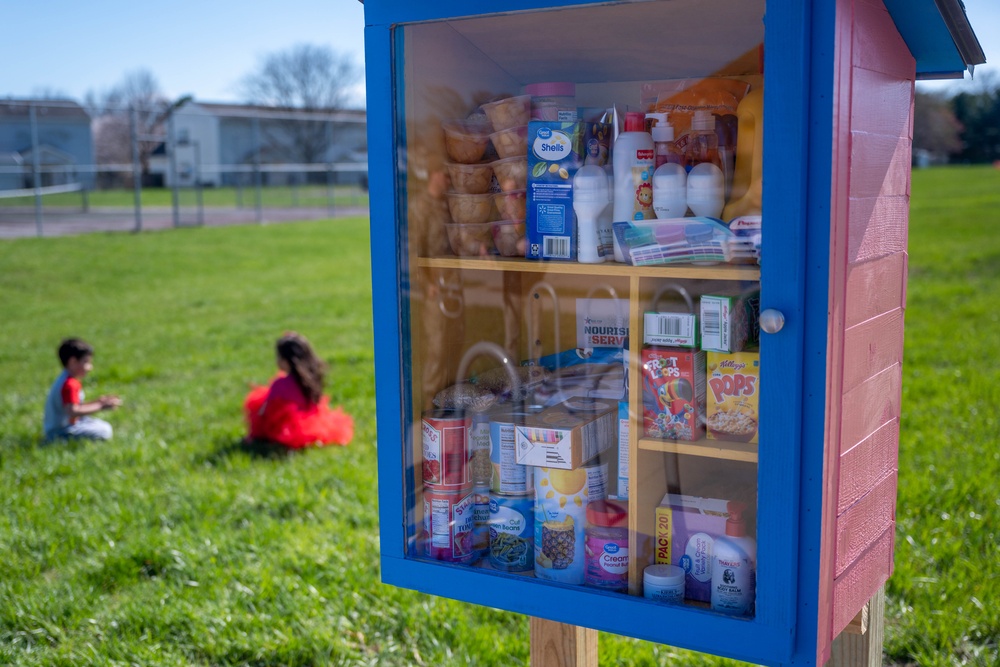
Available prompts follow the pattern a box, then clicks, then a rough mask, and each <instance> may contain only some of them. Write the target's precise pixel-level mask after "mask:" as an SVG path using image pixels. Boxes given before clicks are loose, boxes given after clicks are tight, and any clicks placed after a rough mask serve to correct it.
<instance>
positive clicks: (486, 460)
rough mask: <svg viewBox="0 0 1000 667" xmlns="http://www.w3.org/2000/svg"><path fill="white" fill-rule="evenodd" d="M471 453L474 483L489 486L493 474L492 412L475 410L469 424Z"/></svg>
mask: <svg viewBox="0 0 1000 667" xmlns="http://www.w3.org/2000/svg"><path fill="white" fill-rule="evenodd" d="M469 454H470V456H472V463H471V465H472V483H473V484H475V485H476V486H483V485H485V486H487V487H488V486H489V485H490V477H491V476H492V475H493V465H492V464H491V463H490V414H489V413H487V412H475V413H473V414H472V420H471V423H470V425H469Z"/></svg>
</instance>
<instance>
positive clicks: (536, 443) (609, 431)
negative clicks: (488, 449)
mask: <svg viewBox="0 0 1000 667" xmlns="http://www.w3.org/2000/svg"><path fill="white" fill-rule="evenodd" d="M617 441H618V404H617V403H616V402H615V401H601V400H594V399H590V398H571V399H569V400H568V401H565V402H564V403H560V404H558V405H553V406H552V407H551V408H547V409H545V410H543V411H542V412H539V413H538V414H537V415H532V416H530V417H527V418H526V419H525V421H524V425H523V426H518V427H517V462H518V463H520V464H522V465H531V466H544V467H546V468H561V469H563V470H573V469H575V468H579V467H580V466H582V465H583V464H584V463H586V462H588V461H590V460H591V459H593V458H594V457H595V456H597V455H598V454H600V453H601V452H603V451H605V450H606V449H608V448H610V447H611V446H612V445H613V444H614V443H616V442H617Z"/></svg>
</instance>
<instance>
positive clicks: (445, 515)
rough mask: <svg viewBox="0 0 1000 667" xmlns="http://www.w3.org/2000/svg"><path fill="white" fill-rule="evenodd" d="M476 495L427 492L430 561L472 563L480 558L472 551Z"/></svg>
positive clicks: (426, 511) (425, 533) (425, 505)
mask: <svg viewBox="0 0 1000 667" xmlns="http://www.w3.org/2000/svg"><path fill="white" fill-rule="evenodd" d="M474 532H475V495H474V494H473V492H472V489H471V488H466V489H463V490H460V491H439V490H435V489H428V488H425V489H424V537H425V539H426V541H427V542H426V545H427V547H426V554H427V557H428V558H433V559H434V560H441V561H446V562H449V563H471V562H473V561H475V560H477V559H478V557H479V554H477V553H476V550H475V548H474V547H473V533H474Z"/></svg>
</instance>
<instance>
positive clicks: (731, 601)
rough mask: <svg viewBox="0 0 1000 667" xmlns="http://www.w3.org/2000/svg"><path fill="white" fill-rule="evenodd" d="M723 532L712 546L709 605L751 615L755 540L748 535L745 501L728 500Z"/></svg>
mask: <svg viewBox="0 0 1000 667" xmlns="http://www.w3.org/2000/svg"><path fill="white" fill-rule="evenodd" d="M727 509H728V510H729V519H727V520H726V534H725V536H724V537H722V536H720V537H718V538H716V540H715V544H714V545H713V546H712V609H713V610H714V611H718V612H721V613H723V614H729V615H730V616H753V614H754V602H755V600H756V596H757V592H756V591H757V543H756V542H755V541H754V539H753V538H752V537H748V536H747V527H746V522H745V521H744V520H743V512H744V511H745V510H746V505H745V504H743V503H740V502H732V501H731V502H730V503H729V505H728V507H727Z"/></svg>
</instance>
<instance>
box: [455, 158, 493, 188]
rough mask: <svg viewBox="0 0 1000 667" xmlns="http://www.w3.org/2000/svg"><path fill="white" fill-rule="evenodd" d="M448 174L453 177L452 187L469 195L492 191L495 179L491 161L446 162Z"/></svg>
mask: <svg viewBox="0 0 1000 667" xmlns="http://www.w3.org/2000/svg"><path fill="white" fill-rule="evenodd" d="M445 166H446V167H447V168H448V176H449V177H451V187H453V188H455V191H456V192H461V193H463V194H469V195H481V194H483V193H486V192H489V191H490V183H491V182H492V181H493V166H492V165H491V164H490V163H489V162H480V163H479V164H461V163H458V162H446V163H445Z"/></svg>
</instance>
